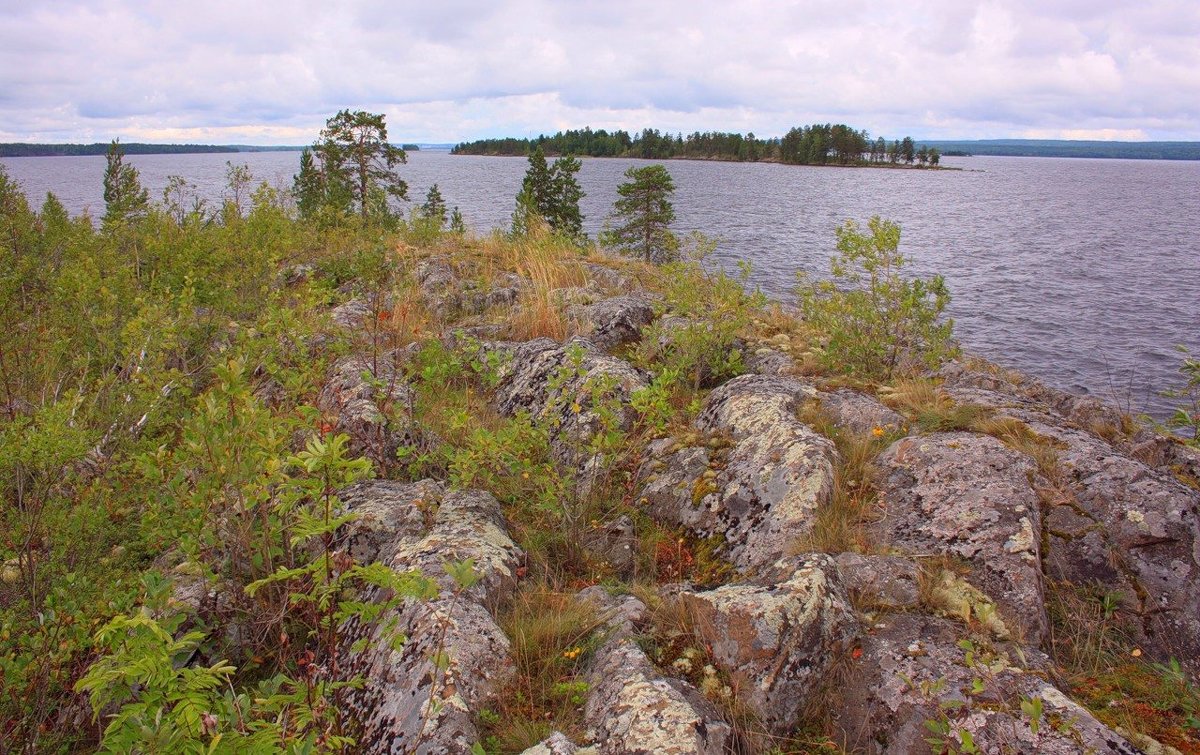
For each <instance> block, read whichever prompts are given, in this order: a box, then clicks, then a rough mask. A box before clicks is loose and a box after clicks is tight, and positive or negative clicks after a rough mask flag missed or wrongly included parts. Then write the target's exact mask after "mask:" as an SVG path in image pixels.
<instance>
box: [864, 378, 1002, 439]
mask: <svg viewBox="0 0 1200 755" xmlns="http://www.w3.org/2000/svg"><path fill="white" fill-rule="evenodd" d="M879 396H880V398H882V399H883V401H884V403H886V404H887V405H888V406H890V407H892V408H893V409H895V410H896V411H899V412H901V413H902V414H905V415H906V416H908V417H909V419H911V420H912V421H913V422H915V423H916V424H917V426H918V427H920V428H921V429H922V430H923V431H925V432H949V431H953V430H972V429H973V428H974V426H975V424H976V423H978V422H980V421H982V420H984V419H987V418H988V417H989V416H991V414H992V410H991V409H989V408H988V407H985V406H980V405H978V404H965V403H959V402H957V401H955V400H954V399H952V398H951V397H950V396H948V395H946V393H945V392H943V391H942V390H941V388H939V387H938V385H937V383H936V382H934V381H932V380H928V379H925V378H914V379H911V380H901V381H899V382H897V383H896V384H895V385H894V386H892V387H891V388H880V389H879Z"/></svg>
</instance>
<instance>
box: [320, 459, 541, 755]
mask: <svg viewBox="0 0 1200 755" xmlns="http://www.w3.org/2000/svg"><path fill="white" fill-rule="evenodd" d="M339 498H340V499H341V500H342V502H343V504H344V506H345V507H346V508H347V509H348V510H350V511H352V512H355V513H357V514H359V517H358V518H357V519H356V520H355V521H353V522H351V523H350V524H348V525H347V526H346V527H345V528H344V529H343V530H342V531H340V532H339V533H338V537H337V543H338V546H339V547H340V548H342V549H344V550H345V551H347V552H348V553H350V554H351V555H355V556H356V557H358V558H361V559H363V560H368V559H371V558H375V559H379V560H381V561H383V562H384V563H386V564H387V565H388V566H390V567H391V568H392V569H393V570H394V571H396V572H397V573H406V572H416V573H419V574H421V575H423V576H425V577H426V578H429V579H431V580H433V581H434V582H436V583H437V584H438V586H439V589H440V591H441V594H440V597H438V598H437V599H434V600H429V601H418V600H412V599H406V600H405V601H404V602H402V603H401V604H400V605H399V607H398V608H396V609H395V610H394V611H393V612H392V613H391V614H389V615H385V616H383V617H381V619H380V620H379V621H378V622H374V623H371V624H366V625H364V624H360V623H359V622H358V621H357V620H351V621H350V622H347V624H346V625H345V626H344V627H343V635H342V644H341V648H340V652H339V659H340V661H341V666H342V668H343V669H344V670H345V671H346V672H347V673H349V674H352V675H358V676H361V677H362V679H363V685H362V687H361V688H358V689H352V690H348V691H347V693H346V697H345V704H346V705H347V707H348V708H349V709H350V710H351V711H353V712H354V714H355V715H356V716H357V717H358V718H359V719H360V720H361V721H362V722H363V727H364V728H363V732H362V734H361V736H360V738H359V747H360V748H361V751H363V752H370V753H390V752H397V751H405V752H421V753H444V752H453V753H460V752H461V753H467V752H470V749H471V747H472V745H473V744H475V743H476V742H477V741H478V740H479V732H478V730H477V729H476V727H475V713H476V712H477V711H478V710H480V709H481V708H483V707H486V706H487V705H488V704H489V703H490V701H491V700H492V699H493V698H494V696H495V695H496V694H497V693H498V692H499V691H500V690H501V689H502V688H503V687H504V686H505V685H506V684H507V683H508V682H509V681H510V680H511V678H512V675H513V673H514V669H515V666H514V664H513V661H512V658H511V647H510V645H509V641H508V638H507V637H505V636H504V633H503V631H501V630H500V628H499V626H497V624H496V622H495V620H494V618H493V617H492V615H491V614H490V613H489V611H488V608H487V606H492V605H495V604H496V603H497V602H498V601H500V600H501V599H502V598H503V597H504V596H505V595H506V594H507V593H508V592H509V591H511V590H512V589H513V587H514V586H515V583H516V570H517V566H518V564H519V563H520V561H521V559H522V558H523V553H522V552H521V551H520V549H519V548H518V547H517V546H516V544H515V543H513V541H512V539H511V538H510V537H509V535H508V532H507V529H506V528H505V525H504V521H503V517H502V515H501V513H500V504H499V503H498V502H497V501H496V499H495V498H493V497H492V496H491V495H490V494H489V493H486V492H483V491H478V490H468V491H446V489H445V488H444V487H443V486H442V485H440V484H439V483H435V482H433V481H431V480H424V481H421V482H419V483H415V484H411V485H404V484H400V483H396V482H391V481H386V480H382V481H380V480H377V481H372V482H367V483H360V484H358V485H355V486H352V487H350V488H348V489H346V490H344V491H341V492H340V493H339ZM467 559H470V560H471V562H472V563H473V565H474V568H475V571H476V574H477V575H478V576H479V581H478V582H477V583H476V584H475V585H473V586H472V587H470V588H469V589H465V590H463V589H459V586H458V585H457V584H456V583H455V582H454V580H453V579H452V578H451V577H450V576H449V575H448V574H447V572H446V570H445V569H444V568H443V565H444V564H445V563H447V562H452V561H462V560H467ZM456 593H457V594H456ZM387 597H388V596H387V595H385V594H381V593H380V592H379V591H378V590H371V591H368V594H367V595H366V596H364V599H366V600H368V601H381V600H384V599H386V598H387ZM400 636H403V637H406V638H407V640H406V641H405V642H404V644H402V645H400V646H399V647H398V648H393V640H394V639H396V638H397V637H400ZM362 640H367V642H366V644H365V645H364V646H362V647H358V646H357V644H358V643H359V642H360V641H362ZM439 657H444V658H445V659H446V662H445V663H439V662H438V660H437V659H438V658H439Z"/></svg>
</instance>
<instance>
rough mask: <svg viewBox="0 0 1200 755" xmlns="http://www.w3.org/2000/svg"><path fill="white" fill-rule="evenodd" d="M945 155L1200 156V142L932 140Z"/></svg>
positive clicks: (1132, 158) (1128, 157) (1142, 157)
mask: <svg viewBox="0 0 1200 755" xmlns="http://www.w3.org/2000/svg"><path fill="white" fill-rule="evenodd" d="M925 144H927V145H929V146H930V147H937V148H938V149H940V150H941V151H942V154H943V155H950V154H965V155H988V156H1003V157H1105V158H1117V159H1128V160H1200V142H1098V141H1066V140H1055V139H985V140H980V141H930V142H925Z"/></svg>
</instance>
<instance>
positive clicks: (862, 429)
mask: <svg viewBox="0 0 1200 755" xmlns="http://www.w3.org/2000/svg"><path fill="white" fill-rule="evenodd" d="M817 398H819V399H820V401H821V408H823V409H824V410H825V411H826V412H828V413H829V414H830V416H832V417H833V420H834V423H835V424H837V425H838V427H843V428H846V429H847V430H850V431H852V432H856V433H861V434H866V433H870V432H873V431H874V430H875V429H876V428H879V429H880V430H883V431H884V432H888V433H892V432H896V431H897V430H901V429H902V428H904V427H905V425H907V424H908V423H907V421H906V420H905V419H904V417H903V416H901V415H900V414H898V413H897V412H895V411H893V410H891V409H889V408H888V407H887V406H885V405H884V404H883V403H882V402H881V401H880V400H879V399H877V398H875V397H874V396H868V395H867V394H865V393H860V392H858V391H854V390H850V389H849V388H839V389H837V390H835V391H828V392H821V393H820V394H819V395H818V397H817Z"/></svg>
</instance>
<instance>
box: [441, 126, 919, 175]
mask: <svg viewBox="0 0 1200 755" xmlns="http://www.w3.org/2000/svg"><path fill="white" fill-rule="evenodd" d="M538 147H541V148H542V150H543V151H544V152H545V153H546V154H548V155H579V156H583V157H637V158H642V159H645V160H670V159H683V160H728V161H731V162H779V163H787V164H790V165H860V166H861V165H880V166H898V165H901V164H903V165H913V164H914V163H916V164H918V165H922V166H924V165H929V166H936V165H938V162H939V161H940V159H941V151H940V150H939V149H937V148H930V147H927V146H924V145H918V144H917V142H915V141H914V140H913V138H912V137H910V136H906V137H904V138H903V139H893V140H892V141H890V142H889V141H888V140H887V139H884V138H883V137H882V136H880V137H876V138H875V139H872V138H871V135H870V134H869V133H868V132H867V131H866V130H865V129H862V130H859V129H854V128H852V127H850V126H847V125H846V124H844V123H836V124H834V123H824V124H822V123H814V124H812V125H809V126H797V127H795V128H793V129H791V130H790V131H788V132H787V133H786V134H784V135H783V136H782V137H776V138H770V139H760V138H758V137H757V136H755V135H754V134H753V133H749V134H746V135H744V136H743V135H742V134H736V133H726V132H719V131H705V132H700V131H696V132H693V133H691V134H687V135H684V134H682V133H677V134H670V133H663V132H660V131H659V130H658V129H651V128H647V129H643V130H642V131H641V132H640V133H638V134H636V135H631V134H630V133H629V132H628V131H624V130H617V131H611V132H610V131H606V130H604V129H599V130H596V131H593V130H592V129H591V128H583V129H577V130H570V131H559V132H558V133H556V134H554V135H553V136H545V135H541V136H537V137H535V138H532V139H517V138H512V137H509V138H501V139H479V140H477V141H473V142H464V143H462V144H458V145H456V146H455V147H454V149H452V150H451V153H452V154H455V155H510V156H519V157H524V156H525V155H528V154H531V153H532V152H533V151H534V150H536V149H537V148H538Z"/></svg>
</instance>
